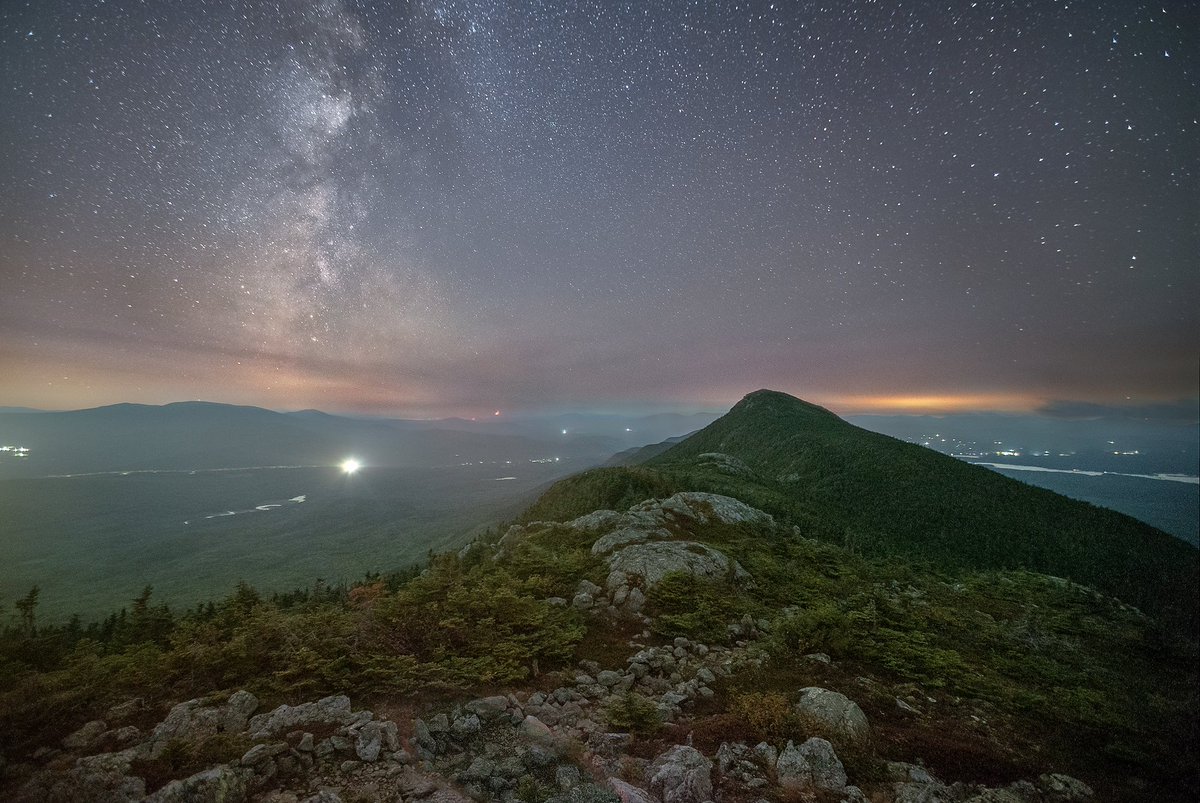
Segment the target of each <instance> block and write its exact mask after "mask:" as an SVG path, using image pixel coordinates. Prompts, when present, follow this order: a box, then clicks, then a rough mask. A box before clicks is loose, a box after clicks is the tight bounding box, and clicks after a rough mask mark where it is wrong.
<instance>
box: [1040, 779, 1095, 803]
mask: <svg viewBox="0 0 1200 803" xmlns="http://www.w3.org/2000/svg"><path fill="white" fill-rule="evenodd" d="M1038 787H1039V788H1040V789H1041V791H1042V795H1043V796H1044V797H1045V799H1046V800H1050V801H1055V803H1057V802H1058V801H1063V802H1064V803H1066V802H1067V801H1070V802H1071V803H1074V801H1080V800H1092V799H1093V798H1095V796H1096V793H1095V792H1093V791H1092V788H1091V787H1090V786H1088V785H1087V784H1085V783H1084V782H1083V781H1081V780H1079V779H1078V778H1072V777H1071V776H1070V775H1063V774H1062V773H1060V772H1052V773H1049V774H1047V775H1042V776H1040V777H1039V778H1038Z"/></svg>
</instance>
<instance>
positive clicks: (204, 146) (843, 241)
mask: <svg viewBox="0 0 1200 803" xmlns="http://www.w3.org/2000/svg"><path fill="white" fill-rule="evenodd" d="M0 37H2V39H0V188H2V190H3V191H2V192H0V243H2V245H0V404H9V405H31V406H37V407H54V408H70V407H83V406H91V405H96V404H103V403H111V402H117V401H140V402H153V403H159V402H166V401H174V400H180V399H194V398H204V399H211V400H215V401H227V402H238V403H252V404H260V405H263V406H267V407H272V408H276V409H297V408H303V407H317V408H321V409H325V410H330V411H361V412H380V413H382V412H385V413H389V414H397V415H451V414H475V413H478V412H483V411H487V412H491V411H492V410H494V409H501V410H504V411H506V412H507V411H514V412H516V411H532V410H535V409H565V408H575V409H584V408H590V409H617V408H627V409H632V408H634V407H640V408H646V409H648V408H651V407H680V408H702V407H708V408H715V407H720V406H722V405H727V404H729V403H732V402H734V401H736V400H737V399H738V398H739V397H741V396H742V395H743V394H744V393H746V392H748V391H750V390H754V389H756V388H758V387H771V388H775V389H778V390H784V391H788V392H791V393H795V394H797V395H801V396H804V397H805V398H808V399H811V400H814V401H818V402H824V403H827V404H829V405H831V406H833V407H834V408H835V409H838V410H842V411H850V410H886V409H899V410H928V409H941V410H954V409H1032V408H1036V407H1038V406H1039V405H1041V404H1044V403H1046V402H1049V401H1055V400H1073V401H1085V402H1091V403H1100V404H1110V403H1130V404H1138V403H1149V402H1154V401H1163V400H1170V399H1177V398H1180V397H1194V396H1195V395H1196V392H1197V391H1196V389H1197V383H1198V381H1200V380H1198V367H1197V353H1198V352H1197V334H1198V332H1200V321H1198V312H1197V310H1198V308H1200V303H1198V302H1200V264H1198V261H1200V175H1198V174H1200V124H1198V122H1197V121H1198V119H1200V80H1198V69H1200V47H1198V41H1200V4H1197V3H1192V2H1176V0H1170V2H1167V3H1165V4H1161V3H1160V4H1145V3H1138V2H1132V0H1113V1H1111V2H1103V1H1100V0H1097V1H1096V2H1049V0H1029V2H975V3H971V2H939V3H933V2H853V1H851V0H846V1H845V2H843V1H842V0H839V1H838V2H823V3H809V2H804V3H789V2H776V3H774V4H770V3H732V2H727V3H719V2H712V3H707V2H643V1H642V0H637V1H636V2H621V3H617V2H562V3H552V2H533V3H527V2H472V1H470V0H464V1H452V0H447V1H445V2H412V3H403V2H382V1H380V2H370V1H369V0H289V1H288V2H261V3H256V2H233V1H232V0H229V1H227V2H219V1H218V0H147V2H132V0H109V1H108V2H99V1H97V2H84V1H83V0H75V1H73V2H66V1H65V0H31V1H30V2H27V3H20V2H14V0H6V2H4V3H3V4H0Z"/></svg>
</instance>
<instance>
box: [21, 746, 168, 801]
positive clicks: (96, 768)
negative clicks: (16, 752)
mask: <svg viewBox="0 0 1200 803" xmlns="http://www.w3.org/2000/svg"><path fill="white" fill-rule="evenodd" d="M133 757H134V751H133V750H123V751H121V752H120V753H101V754H99V755H95V756H86V757H84V758H80V759H78V760H76V761H75V764H74V765H73V766H71V768H70V769H67V770H43V771H41V772H38V773H35V774H34V776H33V777H32V778H30V779H29V780H28V781H27V782H26V783H25V784H24V785H23V786H22V787H21V788H20V789H19V790H18V792H17V799H18V800H31V801H32V800H36V801H54V802H55V803H57V802H58V801H64V802H65V801H71V802H72V803H74V801H97V803H99V801H103V802H104V803H133V802H134V801H139V800H141V799H142V798H143V797H144V796H145V794H146V784H145V782H144V781H143V780H142V779H141V778H137V777H132V776H130V775H129V767H130V762H131V761H132V760H133Z"/></svg>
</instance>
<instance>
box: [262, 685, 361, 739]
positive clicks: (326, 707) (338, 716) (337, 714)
mask: <svg viewBox="0 0 1200 803" xmlns="http://www.w3.org/2000/svg"><path fill="white" fill-rule="evenodd" d="M353 721H354V714H352V713H351V712H350V698H349V697H347V696H346V695H344V694H339V695H336V696H333V697H324V698H322V699H320V700H317V701H316V702H312V703H302V704H301V705H296V706H291V705H281V706H279V707H278V708H276V709H275V710H274V711H271V712H269V713H266V714H259V715H258V716H256V717H251V719H250V722H249V726H248V727H249V730H250V735H251V738H253V739H269V738H271V737H272V736H274V735H276V734H280V733H285V732H287V731H290V730H296V729H297V728H299V727H300V726H302V725H309V724H317V723H321V724H330V725H349V724H350V723H351V722H353Z"/></svg>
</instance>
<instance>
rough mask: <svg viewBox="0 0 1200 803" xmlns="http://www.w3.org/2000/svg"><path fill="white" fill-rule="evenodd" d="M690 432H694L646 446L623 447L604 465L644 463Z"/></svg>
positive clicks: (680, 440) (678, 441)
mask: <svg viewBox="0 0 1200 803" xmlns="http://www.w3.org/2000/svg"><path fill="white" fill-rule="evenodd" d="M691 434H694V433H689V434H688V435H676V436H675V437H674V438H667V439H666V440H665V441H662V442H660V443H651V444H648V445H646V446H634V447H633V448H631V449H624V450H622V451H620V452H617V453H616V454H615V455H613V456H612V457H610V458H608V460H607V461H606V462H605V464H604V465H606V466H634V465H637V464H638V463H644V462H645V461H647V460H649V459H650V458H652V457H657V456H658V455H660V454H662V453H663V452H665V451H666V450H667V449H670V448H671V447H672V446H674V445H675V444H677V443H680V442H682V441H683V440H684V439H685V438H687V437H689V436H690V435H691Z"/></svg>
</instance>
